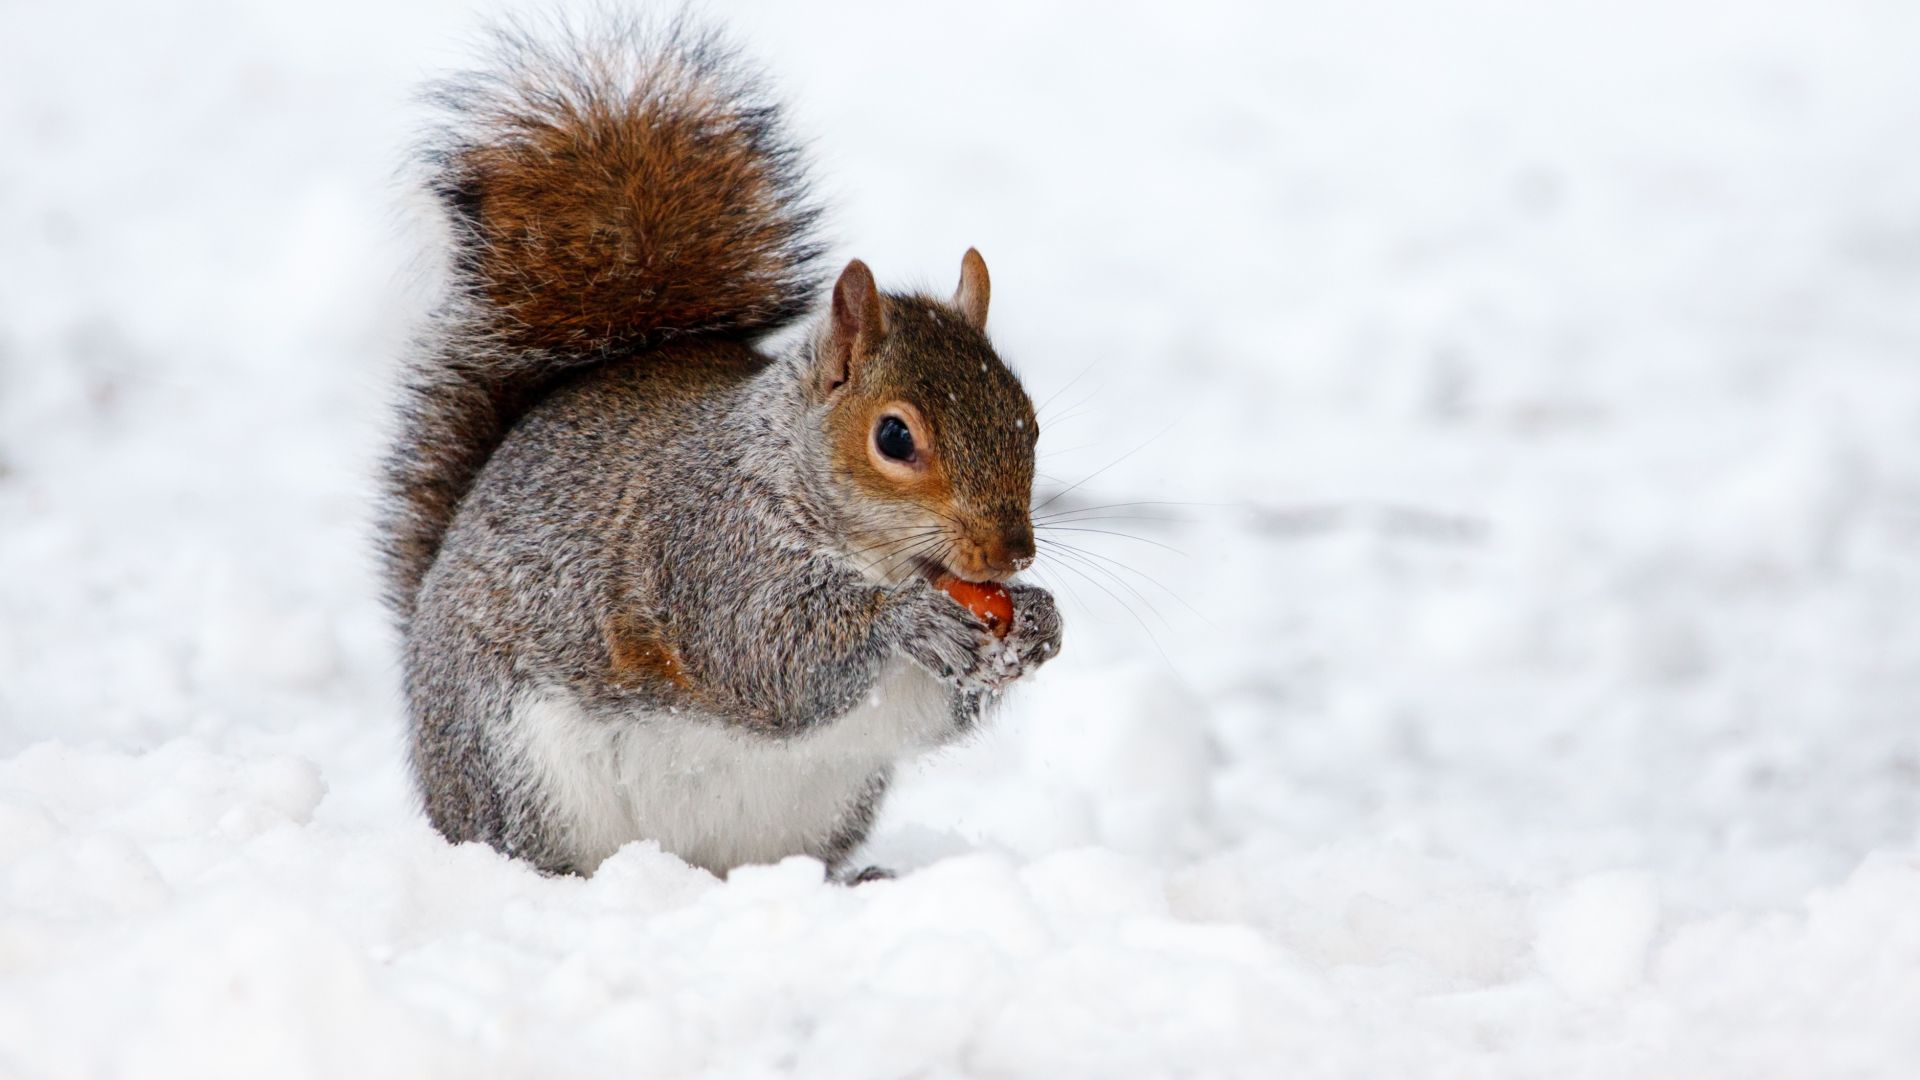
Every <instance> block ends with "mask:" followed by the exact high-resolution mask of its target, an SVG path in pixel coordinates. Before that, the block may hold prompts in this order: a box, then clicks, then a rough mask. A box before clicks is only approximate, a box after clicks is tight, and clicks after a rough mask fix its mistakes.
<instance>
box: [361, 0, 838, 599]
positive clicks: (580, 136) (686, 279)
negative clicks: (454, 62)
mask: <svg viewBox="0 0 1920 1080" xmlns="http://www.w3.org/2000/svg"><path fill="white" fill-rule="evenodd" d="M543 37H544V40H543ZM429 99H430V101H431V102H432V103H433V104H434V105H436V106H437V107H438V108H439V110H440V111H441V113H442V114H443V117H444V123H443V125H442V127H441V128H440V129H439V130H438V131H436V132H435V133H434V135H433V136H432V137H431V139H430V140H429V142H428V144H427V145H426V147H425V150H424V152H423V154H422V155H421V160H422V163H423V164H424V166H425V169H426V173H427V176H426V181H427V186H428V188H429V190H430V191H431V192H432V193H433V195H434V196H435V197H436V199H437V201H438V203H439V204H440V206H441V208H442V209H443V211H444V212H445V216H446V218H447V221H448V225H449V226H450V234H451V244H452V251H451V259H450V265H449V273H450V278H451V281H450V285H451V288H450V295H449V296H448V298H447V302H446V303H445V304H444V305H443V306H442V308H441V309H440V310H439V311H437V312H436V313H435V315H434V324H433V326H432V328H431V329H430V331H429V333H428V334H427V335H426V337H425V340H423V342H422V343H421V345H420V352H419V355H418V356H417V357H416V358H415V360H414V362H413V364H412V367H411V370H410V372H409V379H408V384H407V386H406V389H405V401H404V404H403V406H402V410H401V431H400V434H399V438H398V440H397V442H396V445H395V447H394V450H393V453H392V455H391V456H390V458H389V460H388V462H387V468H386V481H387V492H386V495H387V504H386V507H385V515H384V517H385V520H384V521H383V529H382V532H383V543H384V548H385V551H384V554H385V557H386V564H387V566H386V569H387V591H388V600H389V602H390V603H391V604H392V606H393V608H394V610H395V612H396V613H397V614H398V615H399V616H400V618H401V620H402V622H403V623H404V622H405V621H407V620H408V619H410V618H411V616H412V613H413V608H414V601H415V594H416V593H417V592H418V590H419V587H420V582H421V580H422V578H424V577H425V576H426V572H427V569H428V568H429V567H430V566H431V565H432V564H433V560H434V558H435V556H436V554H437V553H438V551H439V548H440V543H441V539H442V537H443V536H444V535H445V533H446V530H447V527H448V525H449V524H450V523H451V521H452V519H453V515H454V512H455V510H456V509H458V507H459V504H460V501H461V499H462V498H464V497H465V495H466V493H467V490H468V488H469V487H470V486H471V485H472V483H473V480H474V477H475V476H476V475H477V474H478V473H479V471H480V468H481V466H483V465H484V464H485V463H486V460H487V458H488V457H489V456H490V455H491V454H492V453H493V451H494V450H495V449H496V448H497V447H498V446H499V444H500V442H501V440H502V439H504V438H505V437H506V433H507V430H508V429H509V428H510V427H511V426H512V425H513V423H514V422H515V421H516V420H518V419H519V418H520V416H521V414H522V413H524V412H525V411H526V410H527V409H528V408H530V407H531V406H532V405H533V404H534V403H536V402H537V401H538V400H539V397H540V395H541V394H543V393H544V392H545V391H546V390H547V389H549V388H550V387H551V386H552V384H553V383H554V381H555V380H556V379H558V378H559V377H560V376H562V375H564V374H566V373H568V372H571V371H574V370H577V369H579V368H583V367H588V366H591V365H593V364H596V363H602V362H606V361H609V360H613V359H617V358H619V357H622V356H627V355H631V354H632V353H633V352H635V351H637V350H640V349H645V348H648V347H651V346H654V345H657V344H659V343H661V342H664V341H667V340H669V339H673V338H678V337H685V336H692V335H716V336H731V337H743V338H744V337H754V336H758V335H761V334H764V333H767V332H769V331H772V330H774V329H776V328H778V327H780V326H781V325H783V324H785V323H788V322H790V321H792V320H793V319H794V318H795V317H797V316H799V315H800V314H801V313H803V312H804V311H805V310H806V309H807V308H808V306H809V305H810V304H811V302H812V300H813V298H814V296H815V295H816V289H817V287H818V285H819V281H818V279H817V277H816V273H815V263H816V261H817V259H818V256H819V255H820V253H821V250H822V249H821V247H820V245H819V244H818V242H817V241H816V240H815V239H814V237H813V227H814V224H815V220H816V218H817V217H818V210H817V208H816V207H815V206H814V204H813V203H812V202H811V201H810V200H809V199H808V197H807V194H806V185H805V181H804V178H803V177H802V175H801V170H800V161H799V149H798V147H797V146H796V145H795V143H794V142H793V141H792V140H791V138H790V137H789V136H788V135H787V133H786V132H785V130H784V128H783V125H782V122H781V116H780V110H779V108H778V107H777V106H776V105H775V104H774V103H773V102H772V101H770V100H768V98H767V97H766V95H765V94H764V92H763V90H762V88H761V86H760V84H759V83H758V81H757V80H756V79H755V78H754V76H753V75H752V73H751V72H750V71H747V70H745V69H743V68H742V66H741V64H740V61H739V59H738V57H737V55H736V54H735V52H734V50H733V49H732V48H731V47H730V46H728V45H727V44H726V43H725V42H723V41H722V40H721V39H719V38H718V37H717V36H716V35H715V34H714V33H713V32H711V31H707V30H701V29H697V28H695V27H693V26H691V25H690V24H689V23H687V22H686V21H685V20H681V21H679V22H676V23H674V24H672V25H670V26H666V27H663V28H659V29H648V28H645V27H641V26H638V25H636V24H624V25H619V26H615V27H608V28H602V29H599V30H596V31H592V32H583V31H580V30H578V29H575V28H565V27H563V28H561V29H559V30H558V31H557V32H556V33H554V34H552V35H535V34H532V33H528V32H526V31H525V30H524V29H521V28H515V29H512V30H508V31H504V32H501V33H499V34H498V35H497V50H496V56H495V59H494V63H493V64H492V65H491V66H490V67H489V68H488V69H486V70H482V71H478V72H473V73H469V74H467V75H464V76H461V77H458V78H456V79H453V80H450V81H448V82H445V83H442V84H440V85H438V86H436V87H435V88H433V90H432V92H431V93H430V98H429Z"/></svg>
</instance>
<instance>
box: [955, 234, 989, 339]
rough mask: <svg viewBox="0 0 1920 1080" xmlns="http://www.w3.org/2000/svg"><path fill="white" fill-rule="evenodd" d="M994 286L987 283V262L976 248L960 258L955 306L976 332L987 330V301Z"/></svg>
mask: <svg viewBox="0 0 1920 1080" xmlns="http://www.w3.org/2000/svg"><path fill="white" fill-rule="evenodd" d="M992 294H993V285H992V284H991V283H990V282H988V281H987V260H985V259H983V258H981V257H980V252H979V251H978V250H977V249H975V248H968V249H967V253H966V254H965V255H962V256H960V287H959V288H957V289H955V290H953V306H954V307H955V308H956V309H958V310H959V312H960V314H961V315H962V316H964V317H965V318H966V320H967V321H968V322H969V323H972V324H973V328H974V329H975V330H985V329H986V328H987V299H988V297H990V296H991V295H992Z"/></svg>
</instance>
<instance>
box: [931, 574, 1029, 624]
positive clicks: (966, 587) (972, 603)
mask: <svg viewBox="0 0 1920 1080" xmlns="http://www.w3.org/2000/svg"><path fill="white" fill-rule="evenodd" d="M934 584H935V585H938V586H940V591H942V592H944V593H946V594H947V595H948V596H951V597H953V598H954V599H955V600H957V601H959V603H960V606H961V607H964V608H966V609H967V610H968V611H971V612H973V614H974V615H975V616H976V617H977V618H979V619H980V620H981V621H982V622H985V623H986V624H987V629H988V630H991V631H993V636H994V637H1006V636H1007V631H1008V630H1010V629H1012V628H1013V597H1012V596H1011V595H1009V594H1008V592H1007V590H1005V589H1003V588H1001V587H1000V586H999V585H998V584H997V583H995V582H991V581H965V580H963V579H961V578H957V577H954V576H953V575H951V574H942V575H941V576H940V579H939V580H938V581H936V582H934Z"/></svg>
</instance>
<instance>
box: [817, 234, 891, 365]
mask: <svg viewBox="0 0 1920 1080" xmlns="http://www.w3.org/2000/svg"><path fill="white" fill-rule="evenodd" d="M886 333H887V317H886V312H885V311H883V310H882V309H881V306H880V290H879V289H877V288H875V287H874V284H873V271H871V270H868V269H867V264H866V263H863V262H861V261H860V260H859V259H855V260H853V261H852V262H850V263H848V264H847V268H846V269H845V270H842V271H840V280H839V281H836V282H834V283H833V311H832V313H831V314H830V315H829V316H828V318H827V332H826V334H825V335H824V337H823V340H822V341H821V342H820V349H819V359H818V365H819V370H818V371H817V372H816V374H817V375H818V377H819V380H820V396H821V397H825V396H826V395H828V394H830V393H832V392H833V391H834V390H836V389H838V388H839V387H840V386H841V385H843V384H845V383H846V382H847V381H848V380H849V379H851V378H853V374H854V369H855V368H856V367H857V366H858V365H859V362H860V358H861V357H862V356H864V355H866V354H867V353H868V352H871V351H872V350H873V348H874V346H876V345H878V344H879V343H880V339H881V338H882V337H884V336H886Z"/></svg>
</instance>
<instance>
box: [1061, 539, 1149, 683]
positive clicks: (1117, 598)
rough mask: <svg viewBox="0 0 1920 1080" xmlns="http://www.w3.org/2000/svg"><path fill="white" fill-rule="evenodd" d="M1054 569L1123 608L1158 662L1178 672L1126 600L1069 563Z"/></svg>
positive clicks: (1145, 622)
mask: <svg viewBox="0 0 1920 1080" xmlns="http://www.w3.org/2000/svg"><path fill="white" fill-rule="evenodd" d="M1056 569H1061V570H1071V571H1073V572H1074V573H1075V574H1076V575H1078V576H1079V577H1080V579H1081V580H1083V581H1085V582H1087V583H1088V584H1090V585H1092V586H1093V587H1094V588H1096V589H1099V590H1100V591H1101V592H1103V593H1106V594H1107V595H1108V596H1109V597H1111V598H1112V599H1113V602H1114V603H1116V604H1118V605H1120V607H1121V608H1123V609H1124V610H1125V611H1126V613H1127V614H1128V615H1131V616H1133V621H1134V622H1136V623H1139V624H1140V630H1141V632H1142V633H1144V634H1146V635H1147V640H1148V641H1150V642H1152V643H1153V651H1154V652H1157V653H1159V654H1160V660H1161V662H1162V663H1164V664H1166V665H1167V669H1168V670H1169V671H1175V672H1177V671H1178V669H1177V668H1175V667H1174V666H1173V660H1172V659H1171V658H1170V657H1168V656H1167V650H1166V649H1164V648H1162V647H1161V645H1160V638H1159V637H1158V636H1157V635H1156V634H1154V632H1153V627H1151V626H1148V625H1147V621H1146V620H1145V619H1143V618H1141V617H1140V613H1139V612H1138V611H1135V610H1134V609H1133V605H1132V604H1129V603H1127V602H1126V600H1125V599H1124V598H1122V597H1121V596H1120V594H1118V593H1116V592H1114V591H1113V590H1112V589H1109V588H1107V587H1106V586H1105V585H1104V584H1102V583H1101V582H1100V580H1099V579H1098V578H1095V577H1094V576H1092V575H1091V574H1088V573H1087V572H1086V571H1084V570H1081V569H1079V568H1078V567H1076V566H1074V565H1073V564H1071V563H1059V564H1058V565H1057V566H1056ZM1075 599H1076V600H1077V599H1079V597H1078V596H1076V597H1075Z"/></svg>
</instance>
